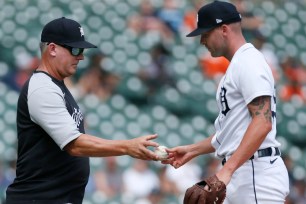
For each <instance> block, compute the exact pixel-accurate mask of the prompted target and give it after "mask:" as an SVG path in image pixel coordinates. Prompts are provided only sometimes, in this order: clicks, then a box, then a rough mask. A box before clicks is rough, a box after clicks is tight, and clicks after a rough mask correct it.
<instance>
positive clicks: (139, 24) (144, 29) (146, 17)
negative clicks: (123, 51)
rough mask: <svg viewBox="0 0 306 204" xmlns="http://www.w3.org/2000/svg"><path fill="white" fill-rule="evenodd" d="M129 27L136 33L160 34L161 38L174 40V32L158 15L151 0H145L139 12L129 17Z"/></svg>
mask: <svg viewBox="0 0 306 204" xmlns="http://www.w3.org/2000/svg"><path fill="white" fill-rule="evenodd" d="M127 24H128V29H129V30H130V31H132V32H134V33H135V35H142V34H146V33H150V34H153V33H155V34H158V35H160V37H161V40H164V41H172V38H173V32H172V31H171V30H170V29H169V28H168V27H167V26H166V25H165V24H164V23H163V22H162V21H161V20H160V19H158V18H157V17H156V10H155V8H154V7H153V5H152V3H151V1H150V0H143V1H141V3H140V6H139V12H138V13H137V14H135V15H133V16H130V17H129V19H128V22H127Z"/></svg>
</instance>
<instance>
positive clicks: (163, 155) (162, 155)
mask: <svg viewBox="0 0 306 204" xmlns="http://www.w3.org/2000/svg"><path fill="white" fill-rule="evenodd" d="M166 149H167V147H165V146H158V147H156V148H155V151H154V153H155V154H156V155H157V156H158V159H159V160H160V161H162V160H165V159H167V158H168V153H167V152H166Z"/></svg>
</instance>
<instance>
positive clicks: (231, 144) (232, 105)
mask: <svg viewBox="0 0 306 204" xmlns="http://www.w3.org/2000/svg"><path fill="white" fill-rule="evenodd" d="M265 95H266V96H267V95H268V96H271V110H272V123H273V127H272V130H271V131H270V133H269V134H268V135H267V137H266V139H265V140H264V142H263V143H262V144H261V146H260V149H264V148H267V147H278V146H280V143H279V142H277V141H276V139H275V136H276V118H275V116H276V98H275V87H274V79H273V75H272V72H271V69H270V67H269V66H268V64H267V62H266V60H265V58H264V56H263V55H262V54H261V53H260V52H259V51H258V50H257V49H256V48H255V47H254V46H253V45H252V44H250V43H246V44H244V45H243V46H242V47H240V48H239V49H238V50H237V52H236V53H235V55H234V56H233V58H232V60H231V63H230V65H229V67H228V69H227V71H226V74H225V75H224V76H223V78H222V79H221V81H220V83H219V86H218V90H217V95H216V98H217V103H218V107H219V110H220V112H219V115H218V117H217V119H216V120H215V129H216V134H215V136H214V137H213V139H212V145H213V146H214V148H215V149H216V156H218V157H221V158H223V157H224V156H230V155H232V154H233V153H234V152H235V150H236V149H237V148H238V146H239V144H240V142H241V140H242V138H243V136H244V134H245V132H246V129H247V128H248V126H249V124H250V122H251V115H250V113H249V111H248V108H247V104H249V103H250V102H251V101H252V100H253V99H255V98H256V97H259V96H265Z"/></svg>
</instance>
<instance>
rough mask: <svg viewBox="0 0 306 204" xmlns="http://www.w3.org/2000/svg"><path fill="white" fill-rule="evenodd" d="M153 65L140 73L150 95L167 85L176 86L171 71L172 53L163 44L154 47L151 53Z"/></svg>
mask: <svg viewBox="0 0 306 204" xmlns="http://www.w3.org/2000/svg"><path fill="white" fill-rule="evenodd" d="M150 54H151V63H150V64H149V65H148V66H147V67H145V68H144V69H142V70H141V71H140V72H139V74H138V75H139V77H140V79H141V80H142V81H144V83H145V84H146V85H147V87H148V89H149V93H148V95H149V96H150V95H152V94H154V93H155V92H156V91H158V90H159V89H160V88H161V87H163V86H165V85H170V86H174V85H175V80H174V77H173V73H172V72H171V70H170V65H169V62H170V61H169V60H170V52H169V51H168V50H167V49H166V48H165V47H164V45H162V44H157V45H155V46H153V48H152V49H151V51H150Z"/></svg>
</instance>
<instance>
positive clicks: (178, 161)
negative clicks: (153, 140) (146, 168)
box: [162, 145, 195, 169]
mask: <svg viewBox="0 0 306 204" xmlns="http://www.w3.org/2000/svg"><path fill="white" fill-rule="evenodd" d="M166 151H167V152H168V154H169V156H168V159H167V160H164V161H162V163H163V164H171V165H172V166H173V167H174V168H176V169H177V168H179V167H181V166H183V165H184V164H185V163H187V162H188V161H190V160H191V159H192V158H194V156H195V155H193V154H192V153H191V151H190V147H189V146H188V145H186V146H178V147H174V148H171V149H166Z"/></svg>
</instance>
